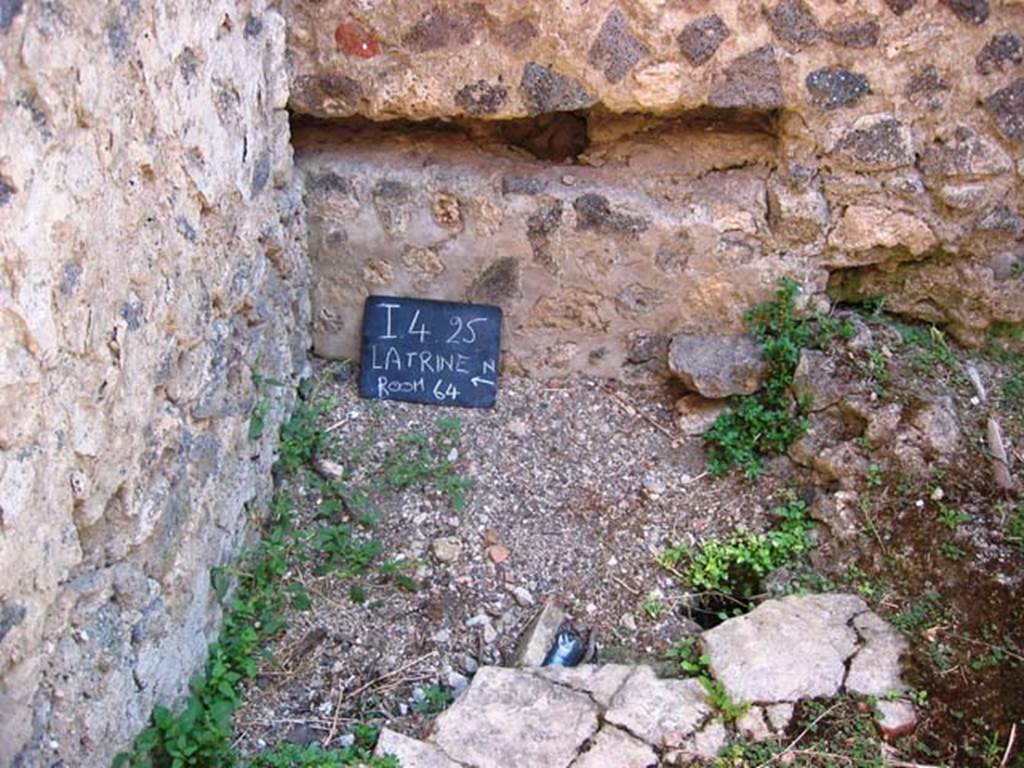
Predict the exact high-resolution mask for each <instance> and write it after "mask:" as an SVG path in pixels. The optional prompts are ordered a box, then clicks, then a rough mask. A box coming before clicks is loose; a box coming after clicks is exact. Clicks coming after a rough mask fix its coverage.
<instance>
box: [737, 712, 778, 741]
mask: <svg viewBox="0 0 1024 768" xmlns="http://www.w3.org/2000/svg"><path fill="white" fill-rule="evenodd" d="M736 732H737V733H738V734H739V735H740V736H741V737H742V738H743V739H744V740H745V741H749V742H754V743H756V742H759V741H764V740H766V739H770V738H771V736H772V731H771V728H770V727H769V726H768V723H767V720H766V718H765V711H764V709H763V708H762V707H750V708H749V709H747V711H746V712H744V713H743V714H742V715H740V716H739V717H738V718H736Z"/></svg>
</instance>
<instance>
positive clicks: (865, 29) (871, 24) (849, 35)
mask: <svg viewBox="0 0 1024 768" xmlns="http://www.w3.org/2000/svg"><path fill="white" fill-rule="evenodd" d="M881 31H882V28H881V25H880V24H879V23H878V22H877V21H876V20H875V19H868V20H866V21H852V22H847V23H845V24H839V25H838V26H835V27H832V28H831V29H829V30H828V39H829V40H830V41H831V42H833V43H835V44H836V45H841V46H843V47H844V48H874V47H875V46H876V45H878V38H879V35H880V34H881Z"/></svg>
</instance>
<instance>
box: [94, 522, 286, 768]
mask: <svg viewBox="0 0 1024 768" xmlns="http://www.w3.org/2000/svg"><path fill="white" fill-rule="evenodd" d="M298 545H299V540H298V538H297V536H296V531H295V529H294V527H293V526H292V522H291V517H290V515H289V514H288V512H287V507H286V506H285V505H282V504H278V505H277V515H276V516H275V517H274V519H272V520H271V522H270V525H269V526H268V531H267V533H266V534H265V535H264V537H263V539H262V540H261V541H260V544H259V545H258V547H257V548H256V549H255V550H254V551H253V552H252V553H251V554H250V555H248V556H247V557H246V558H244V559H243V562H242V564H241V566H240V567H239V568H238V569H237V571H236V572H235V573H236V575H237V578H238V586H237V588H236V591H235V595H234V596H233V598H232V599H231V601H230V603H229V604H228V606H227V610H226V616H225V620H224V626H223V628H222V629H221V632H220V635H219V637H218V639H217V641H216V642H215V643H214V644H213V645H211V646H210V651H209V657H208V659H207V662H206V668H205V673H204V674H203V675H201V676H197V677H196V678H194V679H193V680H192V682H191V685H190V690H191V695H190V696H188V698H187V699H186V700H185V704H184V707H183V708H182V710H181V711H180V712H179V713H178V714H174V713H173V712H171V711H170V710H169V709H167V708H166V707H163V706H158V707H156V708H155V709H154V710H153V718H152V724H151V725H150V726H149V727H148V728H146V729H145V730H143V731H142V732H141V733H140V734H139V735H138V736H137V737H136V739H135V742H134V744H133V747H132V750H131V752H129V753H123V754H121V755H119V756H118V757H117V759H116V760H115V761H114V766H115V768H118V767H119V766H132V768H186V766H197V767H198V768H233V767H234V766H235V765H237V762H238V756H237V754H236V753H235V751H234V748H233V746H232V738H231V736H232V728H231V718H232V715H233V714H234V711H235V709H237V707H238V705H239V703H240V693H241V686H242V684H243V683H244V681H246V680H248V679H250V678H252V677H253V676H254V675H255V674H256V671H257V668H258V661H259V659H260V658H261V655H262V654H261V649H262V644H263V643H264V642H265V641H266V640H267V639H269V638H271V637H273V636H275V635H276V634H278V633H279V632H280V631H281V630H282V629H284V626H285V622H284V618H283V610H284V608H285V606H286V605H287V604H288V602H289V600H290V599H292V595H291V594H290V593H289V592H287V591H285V590H282V589H280V588H279V583H280V581H281V579H282V577H283V576H284V574H285V573H286V571H287V569H288V563H289V560H290V558H291V557H292V556H293V555H294V554H295V551H296V549H297V547H298ZM213 578H214V587H215V588H216V589H217V591H218V592H219V593H224V592H225V590H226V588H225V586H224V584H223V572H222V571H221V572H216V573H215V574H214V576H213ZM218 581H220V583H218Z"/></svg>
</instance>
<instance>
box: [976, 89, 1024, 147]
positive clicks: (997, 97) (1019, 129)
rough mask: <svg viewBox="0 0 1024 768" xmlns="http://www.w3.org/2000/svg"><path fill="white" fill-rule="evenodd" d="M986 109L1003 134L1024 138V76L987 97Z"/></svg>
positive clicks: (1011, 137) (1008, 136)
mask: <svg viewBox="0 0 1024 768" xmlns="http://www.w3.org/2000/svg"><path fill="white" fill-rule="evenodd" d="M985 109H987V110H988V113H989V114H990V115H992V119H993V120H995V122H996V127H997V128H999V132H1000V133H1002V134H1003V136H1005V137H1006V138H1008V139H1024V77H1020V78H1017V79H1016V80H1014V81H1013V82H1012V83H1010V84H1009V85H1008V86H1006V87H1005V88H1001V89H1000V90H998V91H996V92H995V93H993V94H992V95H991V96H989V97H988V98H987V99H985Z"/></svg>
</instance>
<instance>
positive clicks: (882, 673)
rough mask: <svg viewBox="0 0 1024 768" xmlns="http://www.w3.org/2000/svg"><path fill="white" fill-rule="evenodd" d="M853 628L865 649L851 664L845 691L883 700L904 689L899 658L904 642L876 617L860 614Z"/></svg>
mask: <svg viewBox="0 0 1024 768" xmlns="http://www.w3.org/2000/svg"><path fill="white" fill-rule="evenodd" d="M853 627H854V629H856V630H857V633H858V634H859V635H860V637H861V640H862V642H863V643H864V646H863V647H862V648H861V649H860V651H859V652H858V653H857V655H856V656H854V657H853V659H852V660H851V661H850V671H849V673H848V674H847V675H846V690H847V691H849V692H850V693H856V694H859V695H861V696H876V697H879V698H881V697H884V696H887V695H889V694H890V693H893V692H896V691H899V692H902V691H903V690H904V688H905V687H906V686H905V685H904V684H903V680H902V678H901V677H900V656H902V655H903V654H904V653H905V652H906V650H907V642H906V640H904V639H903V638H902V637H901V636H900V634H899V633H898V632H897V631H896V630H895V629H893V628H892V627H891V626H890V625H889V624H888V623H886V622H885V621H883V620H882V619H881V618H880V617H879V616H878V614H876V613H872V612H870V611H869V612H867V613H862V614H861V615H860V616H857V617H856V618H854V620H853Z"/></svg>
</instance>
